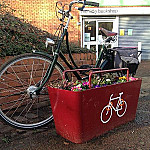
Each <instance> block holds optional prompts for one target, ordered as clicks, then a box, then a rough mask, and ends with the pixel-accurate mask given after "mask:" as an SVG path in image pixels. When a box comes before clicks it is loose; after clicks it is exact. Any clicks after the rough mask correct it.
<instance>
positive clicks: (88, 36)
mask: <svg viewBox="0 0 150 150" xmlns="http://www.w3.org/2000/svg"><path fill="white" fill-rule="evenodd" d="M84 37H85V38H84V41H85V42H90V41H96V21H85V33H84Z"/></svg>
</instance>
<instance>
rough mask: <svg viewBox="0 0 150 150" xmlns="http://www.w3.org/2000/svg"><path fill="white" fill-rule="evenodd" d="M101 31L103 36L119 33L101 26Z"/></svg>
mask: <svg viewBox="0 0 150 150" xmlns="http://www.w3.org/2000/svg"><path fill="white" fill-rule="evenodd" d="M100 31H101V33H102V36H105V37H109V36H115V35H117V33H115V32H111V31H108V30H106V29H104V28H100Z"/></svg>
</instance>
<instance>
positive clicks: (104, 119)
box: [100, 105, 112, 123]
mask: <svg viewBox="0 0 150 150" xmlns="http://www.w3.org/2000/svg"><path fill="white" fill-rule="evenodd" d="M105 111H106V112H105ZM109 112H110V113H109ZM103 114H104V116H103ZM107 115H108V116H107ZM106 116H107V118H105V117H106ZM111 117H112V107H111V106H109V105H107V106H105V107H104V108H103V109H102V111H101V115H100V119H101V122H102V123H108V122H109V120H110V119H111Z"/></svg>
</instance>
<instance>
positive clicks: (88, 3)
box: [85, 1, 99, 7]
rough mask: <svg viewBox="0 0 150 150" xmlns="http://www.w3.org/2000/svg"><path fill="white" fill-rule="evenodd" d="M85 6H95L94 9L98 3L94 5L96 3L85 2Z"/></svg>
mask: <svg viewBox="0 0 150 150" xmlns="http://www.w3.org/2000/svg"><path fill="white" fill-rule="evenodd" d="M85 5H90V6H96V7H99V3H96V2H90V1H85Z"/></svg>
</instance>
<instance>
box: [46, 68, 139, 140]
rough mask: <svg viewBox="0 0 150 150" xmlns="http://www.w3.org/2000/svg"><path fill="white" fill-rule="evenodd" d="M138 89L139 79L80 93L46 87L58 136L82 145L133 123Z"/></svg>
mask: <svg viewBox="0 0 150 150" xmlns="http://www.w3.org/2000/svg"><path fill="white" fill-rule="evenodd" d="M109 71H110V70H109ZM109 71H108V72H109ZM114 71H115V70H114ZM104 72H107V70H105V71H104ZM93 73H94V74H95V73H103V71H96V72H92V73H91V75H90V78H91V76H92V74H93ZM140 87H141V79H136V80H134V81H129V82H125V83H119V84H113V85H108V86H105V87H99V88H93V89H92V88H91V89H88V90H86V91H79V92H73V91H68V90H63V89H57V88H52V87H48V92H49V98H50V102H51V107H52V112H53V116H54V122H55V127H56V131H57V133H58V134H59V135H61V136H62V137H64V138H66V139H68V140H70V141H72V142H74V143H83V142H86V141H88V140H90V139H92V138H93V137H97V136H99V135H102V134H103V133H105V132H107V131H109V130H112V129H113V128H115V127H117V126H119V125H121V124H125V123H127V122H129V121H131V120H133V119H134V118H135V115H136V109H137V103H138V98H139V92H140Z"/></svg>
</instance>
